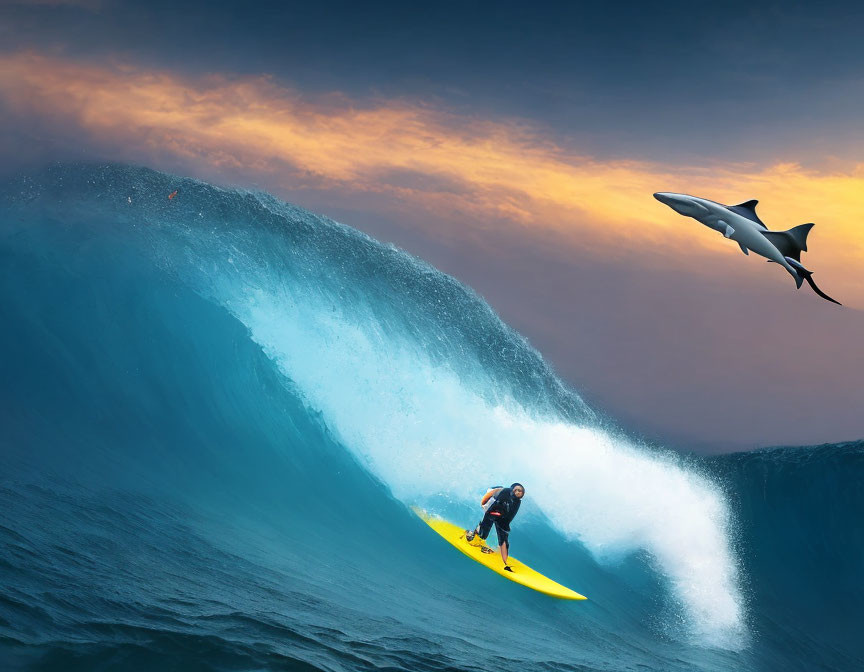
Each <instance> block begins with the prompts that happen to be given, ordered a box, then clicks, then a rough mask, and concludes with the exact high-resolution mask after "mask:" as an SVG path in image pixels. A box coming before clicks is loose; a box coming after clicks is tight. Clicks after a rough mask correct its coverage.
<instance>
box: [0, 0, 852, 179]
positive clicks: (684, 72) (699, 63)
mask: <svg viewBox="0 0 864 672" xmlns="http://www.w3.org/2000/svg"><path fill="white" fill-rule="evenodd" d="M85 4H87V3H85ZM0 12H2V15H0V16H2V21H0V23H2V24H3V25H5V26H6V29H5V31H3V32H2V33H0V37H2V40H0V42H2V43H3V44H4V45H5V48H6V49H20V48H27V47H35V48H40V49H56V50H58V51H61V52H63V53H66V54H67V55H69V56H74V57H88V58H93V57H96V58H105V57H112V58H114V57H120V58H129V59H130V60H133V61H134V62H136V63H140V64H143V65H145V66H156V67H160V68H167V69H172V70H183V71H185V72H195V73H201V72H214V71H216V72H226V73H227V72H231V73H240V74H259V73H262V72H266V73H271V74H273V75H275V76H276V77H278V78H280V79H282V80H283V81H285V82H288V83H291V84H293V85H296V86H299V87H300V88H302V89H303V90H306V91H310V92H311V91H330V90H337V91H342V92H346V93H348V94H350V95H352V96H355V97H363V96H379V95H382V96H387V97H393V96H398V95H406V96H412V97H423V98H432V99H443V100H445V101H446V103H447V105H448V106H449V107H451V108H453V109H457V110H458V109H460V108H461V109H462V110H464V111H474V112H477V113H480V114H484V115H488V114H503V115H519V116H523V117H525V118H529V119H532V120H534V121H539V122H542V123H545V124H548V125H550V126H554V127H556V128H558V129H559V130H566V132H567V133H568V135H569V136H570V137H571V139H572V140H573V141H574V142H576V143H578V145H579V147H580V149H582V150H583V151H590V152H593V153H595V154H598V155H602V156H629V157H634V156H639V157H643V158H646V157H647V158H658V159H664V160H668V159H670V158H675V157H677V158H680V159H683V158H685V157H686V158H687V159H688V160H690V159H692V158H693V157H696V156H704V155H706V154H709V155H711V156H723V157H725V158H735V159H736V160H746V161H756V162H758V161H760V159H761V158H762V155H763V153H764V152H765V151H766V149H768V148H773V149H775V150H776V149H777V148H784V147H786V148H788V147H789V146H790V145H792V146H793V148H800V151H799V155H800V153H801V151H804V152H807V153H808V154H809V153H812V152H821V153H822V154H831V153H833V154H844V153H847V152H848V145H849V136H850V135H851V134H853V133H854V132H855V131H856V129H857V125H858V119H859V116H860V115H859V110H860V106H861V103H862V102H864V101H862V100H861V98H862V94H861V93H860V91H859V88H858V87H857V80H858V77H859V73H860V70H861V67H862V61H864V52H862V50H861V48H860V46H859V44H860V40H859V39H858V38H859V36H858V26H860V25H861V24H862V21H864V7H862V6H860V5H859V4H857V3H851V2H848V3H820V4H818V5H814V4H807V3H798V4H793V3H774V2H756V3H753V2H743V1H742V2H728V3H720V4H718V3H705V2H696V3H694V2H683V1H677V2H675V1H673V2H664V3H641V2H640V3H637V2H618V3H598V2H560V3H539V4H538V3H524V2H498V3H480V2H459V3H448V2H443V3H427V4H425V5H418V4H417V3H403V2H398V3H397V2H382V3H374V4H369V3H350V2H320V3H308V2H304V3H298V2H261V3H255V4H254V5H248V4H246V3H241V2H217V3H213V2H203V1H201V2H197V1H193V2H184V3H181V4H178V3H175V2H167V1H166V0H152V1H150V2H120V1H118V2H114V3H111V4H106V5H105V6H104V7H102V8H101V9H100V10H99V11H97V12H93V11H86V10H84V9H81V8H80V7H76V6H74V5H73V6H66V5H60V6H51V5H39V6H35V7H34V6H22V5H7V6H5V7H2V8H0ZM802 143H803V147H802ZM793 151H794V150H793ZM790 153H792V152H790ZM772 158H776V152H775V155H774V156H773V157H772ZM799 158H800V157H799Z"/></svg>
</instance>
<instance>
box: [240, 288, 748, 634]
mask: <svg viewBox="0 0 864 672" xmlns="http://www.w3.org/2000/svg"><path fill="white" fill-rule="evenodd" d="M228 303H229V305H230V306H231V309H232V310H233V311H234V312H235V314H236V315H237V316H238V318H239V319H241V320H242V321H243V322H244V323H245V324H246V325H247V326H248V328H249V329H250V331H251V334H252V336H253V338H254V339H255V340H256V341H257V342H258V343H259V344H261V346H262V347H263V348H264V349H265V351H266V352H267V353H268V355H269V356H270V357H272V358H273V359H274V361H276V362H277V363H278V365H279V367H280V368H281V369H282V370H283V371H284V373H285V374H286V375H287V376H288V377H289V378H290V379H291V380H292V381H293V382H294V384H295V385H296V386H297V388H298V390H299V391H300V392H301V394H302V395H304V397H305V398H306V399H307V401H308V403H309V404H310V406H311V407H312V408H314V409H316V410H319V411H320V412H321V413H322V414H323V417H324V419H325V421H326V422H327V423H328V425H329V426H330V427H331V429H332V430H333V431H334V432H335V433H336V434H337V435H338V437H339V438H340V440H341V441H342V442H344V444H345V445H346V446H348V447H349V448H350V449H351V450H353V451H355V453H356V455H357V456H358V458H359V459H360V460H361V461H362V462H363V463H365V464H366V465H367V466H368V468H369V469H370V470H371V471H372V472H373V473H375V474H376V475H377V476H378V477H379V478H381V479H382V480H383V481H384V482H386V483H387V484H388V485H389V486H390V487H391V489H392V491H393V493H394V494H395V495H396V496H397V497H399V498H402V499H404V500H405V501H408V502H411V501H412V499H414V500H416V493H418V492H430V491H431V492H436V493H438V492H449V494H450V495H451V496H453V497H457V498H462V499H466V500H468V499H472V500H473V499H474V498H476V492H477V489H478V484H480V486H479V487H482V486H483V485H486V484H489V483H491V482H492V481H494V480H496V479H497V480H500V478H501V476H502V467H504V468H503V471H506V473H507V474H514V475H518V478H519V480H521V481H523V482H525V483H526V484H530V485H529V487H530V491H531V497H532V499H533V500H534V501H535V502H536V503H537V505H538V506H539V507H540V509H541V510H543V511H544V512H545V514H546V515H547V516H548V517H549V519H550V520H551V521H552V523H553V524H554V525H555V526H556V527H557V528H558V529H559V530H560V531H561V532H562V533H563V534H565V535H566V536H568V537H570V538H576V539H579V540H580V541H581V542H582V543H583V544H585V546H586V547H587V548H588V549H590V550H591V551H592V552H593V553H594V554H595V556H596V557H597V558H598V559H599V560H600V561H604V560H606V559H609V558H612V557H616V556H617V557H620V555H621V554H626V553H628V552H634V551H638V550H644V551H647V552H648V553H650V554H651V556H652V557H653V558H654V560H655V562H656V565H657V567H658V568H659V569H660V570H661V571H662V572H663V573H664V574H665V576H666V577H667V579H668V580H669V582H670V585H671V589H672V591H673V593H674V596H675V597H676V598H677V600H678V601H679V602H680V604H681V605H682V608H683V611H684V613H685V615H686V621H687V623H688V626H689V629H690V631H691V633H692V634H694V635H695V636H697V637H698V638H699V640H700V641H702V642H703V643H704V644H707V645H716V646H725V647H735V646H736V643H737V642H738V641H740V637H739V635H740V633H741V631H742V620H743V613H742V612H743V609H742V600H741V597H740V593H739V590H738V587H737V572H736V560H735V557H734V554H733V552H732V550H731V548H730V543H729V517H728V512H727V507H726V504H725V502H724V499H723V497H722V494H721V493H720V492H719V491H718V489H717V488H716V487H714V486H713V485H712V484H711V483H710V482H709V481H708V480H706V479H705V478H703V477H701V476H700V475H698V474H695V473H692V472H690V471H688V470H686V469H684V468H682V467H681V466H680V465H679V464H677V462H676V461H675V460H673V459H671V458H664V457H663V456H658V455H656V454H653V453H648V452H645V451H640V450H639V449H638V448H636V447H634V446H633V445H630V444H628V443H627V442H626V441H623V440H621V439H620V438H614V437H612V436H610V435H609V434H607V433H605V432H604V431H602V430H600V429H597V428H591V427H579V426H574V425H572V424H568V423H566V422H562V421H553V420H549V419H548V418H547V419H538V418H535V417H532V414H531V412H530V411H529V410H528V409H525V408H522V407H520V406H519V405H518V404H517V403H516V402H512V403H509V404H506V405H497V406H490V405H489V403H488V402H487V401H485V400H484V396H483V395H481V394H480V393H479V389H481V388H482V386H483V385H488V384H492V383H491V380H490V379H489V378H488V377H486V376H484V374H483V371H482V370H481V369H480V368H479V367H470V366H469V367H468V369H469V370H468V371H465V370H461V369H460V370H459V371H458V372H457V371H456V370H455V369H454V368H450V367H449V366H447V365H444V364H441V363H438V364H433V363H432V362H430V361H428V359H427V358H426V357H425V356H424V351H423V347H422V345H421V344H418V343H411V342H410V341H407V340H405V339H401V338H399V337H398V336H396V335H394V334H392V333H390V334H388V333H385V332H384V331H383V329H382V325H380V324H378V323H375V322H374V321H371V320H370V321H366V322H358V321H356V319H353V320H352V319H346V317H345V316H344V315H342V314H340V312H339V311H338V309H334V308H333V306H332V304H331V305H330V307H329V309H327V310H323V309H322V304H320V303H316V304H308V303H306V302H304V301H303V300H302V299H301V300H298V298H297V297H295V296H292V295H291V294H290V292H284V291H275V292H274V291H273V288H270V289H269V290H265V289H259V290H256V291H253V292H250V293H246V294H245V295H244V296H243V297H238V296H236V295H235V296H234V297H232V299H231V300H230V301H229V302H228ZM461 364H462V365H463V368H464V366H465V362H461ZM490 455H494V459H493V460H490V459H489V456H490Z"/></svg>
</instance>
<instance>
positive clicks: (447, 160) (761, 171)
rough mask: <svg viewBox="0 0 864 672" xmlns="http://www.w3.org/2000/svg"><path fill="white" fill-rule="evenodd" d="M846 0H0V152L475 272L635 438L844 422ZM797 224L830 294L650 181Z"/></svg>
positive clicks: (847, 324) (688, 444)
mask: <svg viewBox="0 0 864 672" xmlns="http://www.w3.org/2000/svg"><path fill="white" fill-rule="evenodd" d="M862 20H864V7H861V6H859V5H858V4H856V3H830V2H829V3H819V4H818V5H816V4H814V3H792V2H747V3H743V2H742V3H736V2H731V3H716V2H710V3H709V2H696V1H691V2H686V3H684V2H680V3H679V2H663V3H651V2H640V3H623V2H590V3H588V2H566V3H524V2H520V3H515V2H495V3H492V2H482V3H481V2H459V3H448V2H436V3H404V2H400V3H395V2H380V3H366V4H364V3H347V2H346V3H332V2H329V3H328V2H317V3H306V4H300V3H294V2H274V3H267V2H259V3H255V4H254V5H250V4H247V3H239V2H236V3H232V2H222V3H219V2H206V3H205V2H170V3H169V2H162V1H161V0H157V1H150V2H146V3H145V2H123V1H120V0H36V1H24V0H20V1H16V0H11V1H10V0H0V159H2V160H0V175H5V174H10V173H14V172H16V171H21V170H26V169H28V168H31V167H36V166H39V165H42V164H44V163H47V162H51V161H62V160H82V159H83V160H110V161H121V162H130V163H135V164H142V165H147V166H150V167H152V168H156V169H160V170H166V171H169V172H174V173H178V174H183V175H188V176H191V177H196V178H199V179H205V180H209V181H212V182H215V183H217V184H223V185H236V186H242V187H255V188H261V189H266V190H267V191H269V192H271V193H273V194H275V195H277V196H279V197H281V198H284V199H285V200H288V201H291V202H294V203H297V204H298V205H301V206H303V207H306V208H309V209H310V210H313V211H315V212H318V213H321V214H324V215H328V216H330V217H333V218H334V219H336V220H337V221H340V222H342V223H344V224H348V225H350V226H353V227H355V228H358V229H361V230H363V231H366V232H367V233H369V234H371V235H373V236H375V237H376V238H379V239H380V240H383V241H386V242H392V243H395V244H396V245H398V246H399V247H402V248H403V249H405V250H407V251H409V252H411V253H412V254H415V255H417V256H419V257H422V258H424V259H426V260H428V261H429V262H431V263H432V264H434V265H435V266H437V267H438V268H440V269H441V270H443V271H445V272H447V273H450V274H452V275H454V276H455V277H457V278H458V279H460V280H461V281H463V282H465V283H466V284H468V285H470V286H471V287H472V288H474V289H475V290H476V291H477V292H478V293H479V294H480V295H482V296H483V297H484V298H485V299H486V300H487V301H489V303H490V304H491V305H492V307H493V308H494V309H495V310H496V311H497V312H498V313H499V314H500V315H501V316H502V318H503V319H504V320H505V321H506V322H508V323H509V324H511V325H512V326H513V327H515V328H516V329H517V330H519V331H520V332H521V333H522V334H523V335H525V336H526V337H527V338H528V340H529V341H530V342H531V343H532V344H533V345H534V346H535V347H536V348H537V349H538V350H539V351H540V352H541V353H542V354H543V356H544V357H545V358H546V359H547V360H548V361H549V362H550V363H551V364H552V366H553V367H554V368H555V369H556V371H557V372H558V373H559V374H560V375H561V376H562V377H563V378H564V379H565V380H566V381H567V382H568V383H569V384H570V385H571V386H573V387H574V388H575V389H576V390H578V391H579V392H580V393H581V394H583V396H585V397H586V398H587V399H588V400H589V402H590V403H592V404H593V405H594V406H595V407H597V408H598V409H600V410H601V411H603V412H604V413H606V414H608V415H609V416H611V417H612V418H616V419H617V420H618V421H619V422H620V423H621V424H622V425H623V426H625V427H626V428H628V429H630V430H631V431H633V432H634V433H636V434H637V435H639V436H642V437H644V438H646V439H648V440H651V441H656V442H659V443H662V444H664V445H670V446H673V447H676V448H680V449H684V450H694V451H697V452H727V451H732V450H741V449H746V448H752V447H756V446H767V445H808V444H818V443H825V442H835V441H842V440H852V439H860V438H862V437H864V414H862V409H864V385H862V384H861V381H862V378H864V348H862V346H861V343H862V342H864V313H862V308H864V278H862V274H861V270H862V268H864V146H862V145H864V134H862V130H864V129H862V124H864V122H862V117H861V114H860V111H861V109H862V103H864V48H862V47H861V46H860V40H859V39H858V37H859V35H858V32H859V26H860V25H864V24H862ZM656 191H675V192H684V193H691V194H694V195H698V196H702V197H705V198H709V199H711V200H715V201H718V202H722V203H728V204H733V203H739V202H742V201H747V200H750V199H754V198H755V199H758V200H759V202H760V204H759V206H758V212H759V213H760V216H761V217H762V219H763V220H764V221H765V222H766V224H767V225H768V227H769V228H771V229H777V230H783V229H787V228H791V227H792V226H795V225H798V224H801V223H805V222H815V223H816V226H815V227H814V229H813V231H812V233H811V234H810V237H809V239H808V246H809V249H808V251H807V252H805V253H804V255H803V257H802V261H803V263H804V265H805V266H806V267H807V268H809V269H810V270H813V271H814V279H815V280H816V281H817V282H818V283H819V286H820V287H821V288H822V289H823V290H824V291H826V292H827V293H828V294H830V295H831V296H833V297H835V298H837V299H838V300H840V301H841V302H842V303H843V304H844V305H843V306H842V307H838V306H835V305H833V304H830V303H828V302H825V301H823V300H821V299H819V298H818V297H816V296H815V295H814V294H813V293H812V292H810V290H809V289H808V288H807V286H806V285H805V286H804V287H803V288H802V289H801V290H797V291H796V289H795V284H794V281H793V280H792V278H790V277H789V276H788V275H787V274H786V273H785V271H782V269H779V268H777V267H776V266H774V265H768V264H765V263H764V260H762V259H760V258H758V257H755V256H754V255H750V256H749V257H745V256H743V255H742V254H741V252H740V250H739V249H738V247H737V245H736V244H735V243H734V242H732V241H728V240H725V239H723V237H722V236H720V235H719V234H717V233H716V232H713V231H711V230H709V229H707V228H705V227H702V226H701V225H699V224H698V223H696V222H695V221H693V220H690V219H686V218H683V217H681V216H679V215H677V214H675V213H674V212H672V211H671V210H670V209H669V208H667V207H666V206H664V205H662V204H660V203H658V202H657V201H655V200H654V199H653V198H652V194H653V193H654V192H656Z"/></svg>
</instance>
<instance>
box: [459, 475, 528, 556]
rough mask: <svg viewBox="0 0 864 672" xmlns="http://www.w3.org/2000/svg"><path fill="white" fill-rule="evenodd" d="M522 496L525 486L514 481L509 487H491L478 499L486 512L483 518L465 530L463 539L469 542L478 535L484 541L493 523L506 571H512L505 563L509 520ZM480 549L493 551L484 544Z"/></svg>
mask: <svg viewBox="0 0 864 672" xmlns="http://www.w3.org/2000/svg"><path fill="white" fill-rule="evenodd" d="M524 496H525V487H524V486H523V485H522V484H521V483H514V484H513V485H511V486H510V487H509V488H505V487H503V486H495V487H493V488H491V489H490V490H489V492H487V493H486V494H485V495H483V499H482V500H480V504H481V506H482V507H483V510H484V511H485V512H486V513H485V514H484V516H483V520H481V521H480V523H479V524H478V525H477V527H476V528H474V529H473V530H465V539H466V541H468V542H469V543H470V542H472V541H474V537H475V536H479V537H480V538H481V539H483V540H484V541H485V539H486V537H488V536H489V532H490V531H491V530H492V525H495V533H496V534H497V535H498V550H499V551H500V552H501V559H502V560H503V561H504V569H506V570H507V571H508V572H512V571H513V570H512V569H510V566H509V565H508V564H507V558H508V553H509V551H510V541H509V537H510V522H511V521H512V520H513V518H514V517H515V516H516V513H517V512H518V511H519V506H520V505H521V504H522V497H524ZM481 550H483V552H485V553H493V552H494V551H492V550H491V549H489V548H488V547H486V546H483V548H482V549H481Z"/></svg>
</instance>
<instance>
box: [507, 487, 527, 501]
mask: <svg viewBox="0 0 864 672" xmlns="http://www.w3.org/2000/svg"><path fill="white" fill-rule="evenodd" d="M510 492H512V493H513V496H514V497H516V498H518V499H522V497H524V496H525V486H524V485H522V484H521V483H514V484H513V485H511V486H510Z"/></svg>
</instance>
